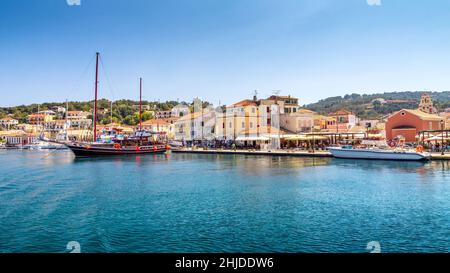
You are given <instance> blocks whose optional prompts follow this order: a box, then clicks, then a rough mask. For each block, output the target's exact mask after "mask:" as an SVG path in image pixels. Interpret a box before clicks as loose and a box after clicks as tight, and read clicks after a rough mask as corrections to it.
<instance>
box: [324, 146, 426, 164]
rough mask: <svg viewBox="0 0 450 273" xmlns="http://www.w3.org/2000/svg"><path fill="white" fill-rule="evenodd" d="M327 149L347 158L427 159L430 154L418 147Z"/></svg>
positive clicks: (336, 155)
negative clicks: (409, 148) (408, 148)
mask: <svg viewBox="0 0 450 273" xmlns="http://www.w3.org/2000/svg"><path fill="white" fill-rule="evenodd" d="M328 150H329V151H330V152H331V154H332V155H333V156H334V157H336V158H349V159H379V160H408V161H421V160H429V159H430V158H431V155H430V154H429V153H427V152H424V151H423V149H421V148H420V147H419V148H418V149H416V150H406V149H382V148H353V147H345V146H344V147H329V148H328Z"/></svg>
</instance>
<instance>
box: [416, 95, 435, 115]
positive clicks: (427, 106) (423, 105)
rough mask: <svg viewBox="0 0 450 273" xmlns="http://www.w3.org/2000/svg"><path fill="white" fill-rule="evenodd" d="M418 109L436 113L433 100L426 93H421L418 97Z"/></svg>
mask: <svg viewBox="0 0 450 273" xmlns="http://www.w3.org/2000/svg"><path fill="white" fill-rule="evenodd" d="M419 110H420V111H422V112H425V113H428V114H436V113H437V110H436V108H434V106H433V101H432V100H431V98H430V95H429V94H428V93H423V94H422V98H421V99H420V104H419Z"/></svg>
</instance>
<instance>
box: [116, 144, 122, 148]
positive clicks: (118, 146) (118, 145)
mask: <svg viewBox="0 0 450 273" xmlns="http://www.w3.org/2000/svg"><path fill="white" fill-rule="evenodd" d="M120 148H122V147H121V146H120V144H119V143H116V144H114V149H120Z"/></svg>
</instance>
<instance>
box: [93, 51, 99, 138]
mask: <svg viewBox="0 0 450 273" xmlns="http://www.w3.org/2000/svg"><path fill="white" fill-rule="evenodd" d="M95 55H96V61H95V100H94V136H93V138H94V141H93V142H95V141H96V140H97V93H98V92H97V91H98V89H97V88H98V57H99V56H100V53H98V52H97V53H96V54H95Z"/></svg>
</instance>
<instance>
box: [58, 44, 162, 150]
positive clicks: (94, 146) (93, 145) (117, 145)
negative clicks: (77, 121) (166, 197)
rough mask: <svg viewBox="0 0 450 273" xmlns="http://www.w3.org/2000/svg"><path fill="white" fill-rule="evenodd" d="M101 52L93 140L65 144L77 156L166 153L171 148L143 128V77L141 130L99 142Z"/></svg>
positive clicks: (96, 71)
mask: <svg viewBox="0 0 450 273" xmlns="http://www.w3.org/2000/svg"><path fill="white" fill-rule="evenodd" d="M99 56H100V53H98V52H97V53H96V66H95V99H94V117H93V119H94V122H93V123H94V128H93V141H92V142H78V141H74V142H68V143H65V145H66V146H67V147H68V148H69V149H70V150H71V151H72V152H73V153H74V154H75V156H77V157H91V156H113V155H140V154H155V153H165V152H166V151H167V150H169V149H170V146H168V145H167V144H166V143H164V142H163V141H160V140H158V134H157V133H151V132H145V131H143V130H142V78H140V79H139V131H136V132H135V133H134V135H132V136H128V137H124V138H121V139H115V140H113V141H112V142H111V143H101V142H97V95H98V64H99Z"/></svg>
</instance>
